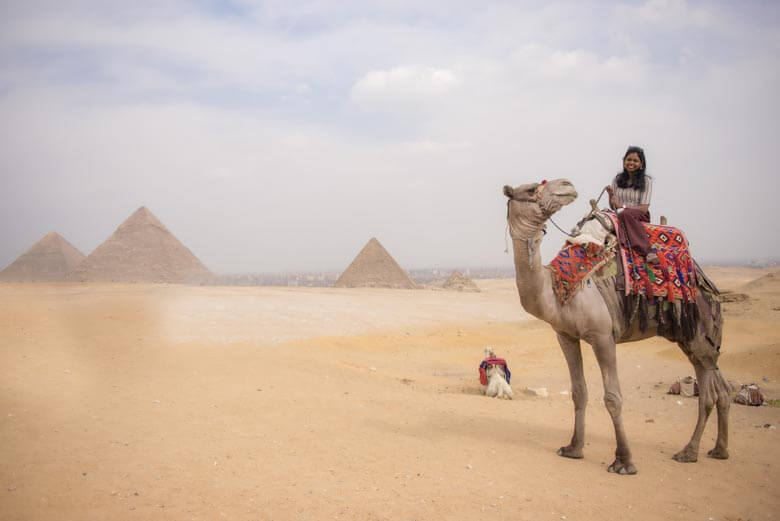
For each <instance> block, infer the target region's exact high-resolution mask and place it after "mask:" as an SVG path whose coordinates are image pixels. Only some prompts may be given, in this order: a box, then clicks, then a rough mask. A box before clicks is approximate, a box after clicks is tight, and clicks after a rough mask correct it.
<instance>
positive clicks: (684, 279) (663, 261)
mask: <svg viewBox="0 0 780 521" xmlns="http://www.w3.org/2000/svg"><path fill="white" fill-rule="evenodd" d="M609 215H610V218H611V219H613V222H614V224H615V226H616V229H617V226H618V223H617V215H615V214H609ZM645 230H646V232H647V236H648V238H649V241H650V246H651V248H652V249H653V250H654V251H655V252H656V255H657V256H658V263H657V264H648V263H647V262H646V260H645V258H644V257H642V256H640V255H637V254H636V253H635V252H633V251H624V250H622V249H620V255H618V261H619V262H620V263H621V266H622V268H623V269H622V272H623V274H624V276H625V288H626V290H625V292H626V295H629V294H635V295H644V296H646V297H666V298H667V299H668V300H670V301H673V300H682V301H683V302H692V301H693V300H694V299H695V297H696V271H695V267H694V263H693V259H692V258H691V255H690V253H689V251H688V240H687V239H686V238H685V235H683V233H682V232H681V231H680V230H679V229H677V228H674V227H672V226H661V225H658V224H649V223H648V224H645ZM614 257H615V252H614V251H611V250H607V249H605V248H600V247H598V246H597V245H595V244H592V243H588V244H587V245H586V246H583V245H580V244H572V243H570V242H568V241H567V242H566V244H565V245H564V247H563V249H561V251H559V252H558V255H556V256H555V258H554V259H553V260H552V262H550V264H548V265H547V267H548V268H549V269H550V270H552V272H553V290H554V291H555V294H556V296H557V297H558V301H559V302H560V303H561V304H566V303H567V302H569V301H570V300H571V299H572V297H573V296H574V295H575V294H576V293H577V291H579V289H580V288H581V287H582V286H583V284H584V283H586V281H587V280H588V279H589V278H590V277H591V276H593V275H594V274H596V272H597V271H598V270H599V269H601V268H602V267H603V266H605V265H606V264H607V263H608V262H609V261H611V260H612V259H613V258H614Z"/></svg>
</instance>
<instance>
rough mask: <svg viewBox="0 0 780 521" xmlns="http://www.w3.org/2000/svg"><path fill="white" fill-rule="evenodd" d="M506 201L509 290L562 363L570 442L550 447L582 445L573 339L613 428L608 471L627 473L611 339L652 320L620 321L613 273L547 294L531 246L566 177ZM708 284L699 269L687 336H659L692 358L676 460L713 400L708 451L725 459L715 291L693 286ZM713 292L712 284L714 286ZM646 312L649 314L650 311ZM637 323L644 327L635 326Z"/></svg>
mask: <svg viewBox="0 0 780 521" xmlns="http://www.w3.org/2000/svg"><path fill="white" fill-rule="evenodd" d="M504 195H506V196H507V197H508V198H509V200H508V202H507V205H508V206H507V221H508V224H509V229H510V233H511V236H512V244H513V247H514V261H515V271H516V275H517V290H518V292H519V294H520V302H521V304H522V306H523V308H525V310H526V311H528V312H529V313H531V314H532V315H534V316H535V317H537V318H539V319H541V320H544V321H545V322H547V323H549V324H550V325H551V326H552V328H553V329H554V330H555V332H556V333H557V335H558V342H559V343H560V345H561V349H562V350H563V354H564V357H565V358H566V362H567V364H568V366H569V374H570V377H571V396H572V400H573V401H574V434H573V436H572V438H571V442H570V443H569V444H568V445H566V446H565V447H561V448H560V449H559V450H558V455H560V456H564V457H567V458H582V457H583V452H582V448H583V445H584V443H585V406H586V404H587V403H588V391H587V386H586V383H585V375H584V373H583V366H582V352H581V350H580V341H581V340H584V341H585V342H587V343H588V344H590V345H591V346H592V347H593V352H594V353H595V355H596V359H597V360H598V364H599V368H600V369H601V376H602V380H603V384H604V403H605V405H606V407H607V410H608V411H609V414H610V416H611V417H612V423H613V424H614V427H615V438H616V441H617V448H616V449H615V461H614V462H613V463H612V464H611V465H610V466H609V467H608V468H607V470H608V471H609V472H616V473H619V474H635V473H636V467H635V466H634V463H633V461H632V459H631V451H630V449H629V446H628V439H627V436H626V432H625V430H624V428H623V418H622V416H621V408H622V404H623V398H622V396H621V393H620V383H619V381H618V373H617V362H616V353H615V344H617V343H623V342H634V341H637V340H642V339H645V338H649V337H652V336H655V335H656V334H657V333H656V329H657V326H658V323H657V322H656V320H655V319H653V318H649V323H648V324H647V327H646V328H640V327H639V325H638V324H637V322H638V321H637V320H633V321H629V320H627V315H626V313H632V310H631V309H626V305H625V304H624V301H623V299H621V298H619V296H618V293H617V291H616V288H615V283H616V277H611V278H609V277H607V278H605V279H602V280H600V281H599V284H591V285H586V286H585V287H583V288H582V289H580V290H579V291H578V292H577V293H576V294H575V295H574V297H573V298H572V299H571V300H570V301H569V302H568V303H566V304H560V303H559V302H558V299H557V298H556V296H555V294H554V292H553V280H552V272H551V271H550V270H548V269H544V268H543V267H542V262H541V255H540V253H539V244H540V243H541V241H542V237H543V235H544V232H545V222H546V221H547V220H548V218H549V217H550V216H551V215H552V214H554V213H555V212H557V211H558V210H560V209H561V208H562V207H563V206H565V205H567V204H569V203H571V202H572V201H574V200H575V199H576V198H577V191H576V190H575V189H574V186H573V185H572V184H571V182H569V181H568V180H567V179H556V180H554V181H549V182H547V183H546V184H541V185H540V184H538V183H533V184H526V185H522V186H518V187H516V188H512V187H510V186H505V187H504ZM705 282H706V283H709V282H708V281H706V277H704V276H703V274H700V277H699V286H700V291H697V292H696V295H697V296H696V304H697V306H698V308H699V310H700V314H701V316H700V318H699V320H698V323H697V325H696V330H695V333H691V335H693V338H692V340H689V341H680V337H679V336H677V337H675V336H674V335H673V334H672V333H668V334H664V337H665V338H667V339H669V340H671V341H673V342H676V343H677V344H678V345H679V346H680V348H681V349H682V350H683V352H684V353H685V354H686V356H687V357H688V359H689V360H690V361H691V363H692V364H693V367H694V369H695V371H696V377H697V378H698V381H699V392H700V395H699V416H698V421H697V423H696V428H695V429H694V431H693V436H692V437H691V439H690V441H689V442H688V444H687V445H686V446H685V447H684V448H683V449H682V450H681V451H680V452H678V453H677V454H675V455H674V456H673V457H674V459H675V460H677V461H680V462H694V461H696V459H697V456H698V451H699V441H700V440H701V436H702V432H703V431H704V426H705V424H706V423H707V418H708V417H709V415H710V412H712V408H713V406H717V410H718V438H717V441H716V443H715V448H714V449H712V450H711V451H709V453H708V455H709V456H710V457H713V458H719V459H726V458H728V456H729V453H728V449H727V446H728V412H729V405H730V402H729V389H730V388H729V384H727V383H726V381H725V380H724V378H723V376H722V375H721V373H720V370H719V369H718V366H717V360H718V356H719V354H720V353H719V349H720V342H721V336H722V329H721V326H722V319H721V314H720V304H719V303H718V300H717V298H716V297H713V296H712V293H713V292H712V289H714V286H710V287H709V288H708V289H709V290H710V291H709V292H707V291H703V290H701V289H702V288H701V286H702V285H703V284H705ZM715 292H717V290H715ZM650 315H653V313H650ZM641 329H644V331H642V330H641Z"/></svg>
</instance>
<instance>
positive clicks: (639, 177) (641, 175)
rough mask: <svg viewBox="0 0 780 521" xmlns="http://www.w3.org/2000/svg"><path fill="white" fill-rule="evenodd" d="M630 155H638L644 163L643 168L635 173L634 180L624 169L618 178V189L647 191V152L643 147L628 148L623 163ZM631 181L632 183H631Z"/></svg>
mask: <svg viewBox="0 0 780 521" xmlns="http://www.w3.org/2000/svg"><path fill="white" fill-rule="evenodd" d="M629 154H636V155H638V156H639V160H640V161H641V162H642V168H640V169H639V170H637V171H636V173H634V177H633V179H631V178H630V176H629V175H628V172H626V168H625V167H623V171H622V172H620V173H619V174H618V176H617V185H618V188H636V189H637V190H640V191H641V190H644V189H645V171H646V170H647V161H645V151H644V150H642V147H628V150H626V153H625V154H624V155H623V161H625V160H626V158H627V157H628V155H629ZM629 179H631V181H630V182H629Z"/></svg>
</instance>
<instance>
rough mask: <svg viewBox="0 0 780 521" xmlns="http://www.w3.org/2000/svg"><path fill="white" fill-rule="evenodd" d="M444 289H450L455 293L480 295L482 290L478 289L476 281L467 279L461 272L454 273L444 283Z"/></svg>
mask: <svg viewBox="0 0 780 521" xmlns="http://www.w3.org/2000/svg"><path fill="white" fill-rule="evenodd" d="M442 287H443V288H444V289H449V290H453V291H470V292H475V293H478V292H480V291H481V290H480V289H479V287H477V285H476V284H474V281H473V280H471V279H470V278H468V277H466V276H465V275H463V274H462V273H461V272H459V271H453V272H452V275H450V277H449V278H448V279H447V280H446V281H444V285H443V286H442Z"/></svg>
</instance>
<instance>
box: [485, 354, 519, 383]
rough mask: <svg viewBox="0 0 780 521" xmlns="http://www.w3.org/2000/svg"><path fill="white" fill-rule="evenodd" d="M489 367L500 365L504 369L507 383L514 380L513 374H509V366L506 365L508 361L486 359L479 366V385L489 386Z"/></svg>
mask: <svg viewBox="0 0 780 521" xmlns="http://www.w3.org/2000/svg"><path fill="white" fill-rule="evenodd" d="M488 365H500V366H503V367H504V374H505V375H506V383H509V380H510V379H511V378H512V373H510V372H509V366H508V365H506V360H504V359H503V358H485V359H484V360H482V362H481V363H480V364H479V383H481V384H482V385H487V384H488V379H487V368H488Z"/></svg>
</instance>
